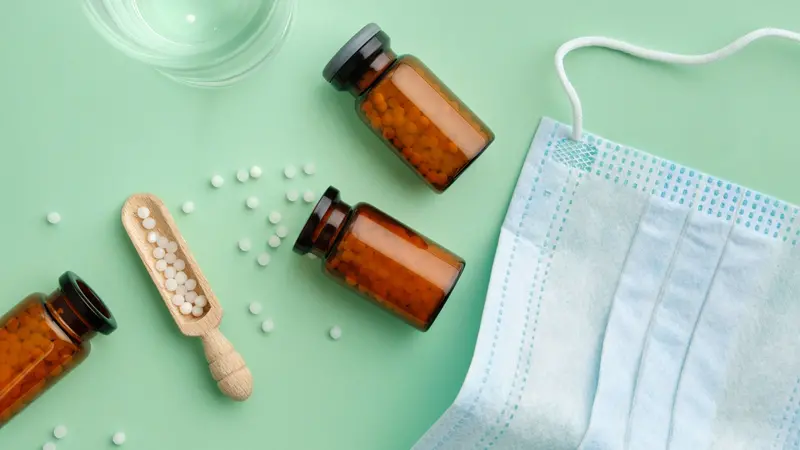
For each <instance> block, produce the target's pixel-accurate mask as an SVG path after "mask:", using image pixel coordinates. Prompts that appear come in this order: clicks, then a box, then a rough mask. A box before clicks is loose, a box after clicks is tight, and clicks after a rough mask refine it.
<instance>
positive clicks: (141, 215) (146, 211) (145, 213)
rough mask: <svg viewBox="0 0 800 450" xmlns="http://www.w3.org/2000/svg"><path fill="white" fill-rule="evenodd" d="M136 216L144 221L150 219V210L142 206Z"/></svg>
mask: <svg viewBox="0 0 800 450" xmlns="http://www.w3.org/2000/svg"><path fill="white" fill-rule="evenodd" d="M136 215H137V216H139V218H140V219H142V220H144V219H147V218H148V217H150V210H149V209H147V208H145V207H144V206H140V207H139V209H137V210H136Z"/></svg>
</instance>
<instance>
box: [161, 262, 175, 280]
mask: <svg viewBox="0 0 800 450" xmlns="http://www.w3.org/2000/svg"><path fill="white" fill-rule="evenodd" d="M164 262H166V261H164ZM177 273H178V271H177V270H175V268H174V267H167V268H166V269H164V276H165V277H167V278H175V275H176V274H177Z"/></svg>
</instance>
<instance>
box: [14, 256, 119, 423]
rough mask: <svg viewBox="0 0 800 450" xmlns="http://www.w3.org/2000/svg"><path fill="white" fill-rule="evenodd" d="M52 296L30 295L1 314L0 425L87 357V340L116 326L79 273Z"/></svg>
mask: <svg viewBox="0 0 800 450" xmlns="http://www.w3.org/2000/svg"><path fill="white" fill-rule="evenodd" d="M58 282H59V285H60V287H59V288H58V289H56V290H55V291H54V292H53V293H52V294H50V295H49V296H48V295H45V294H40V293H36V294H32V295H30V296H28V297H27V298H25V299H23V300H22V301H21V302H19V303H18V304H17V306H15V307H14V308H13V309H11V311H9V312H8V313H7V314H6V315H4V316H3V317H2V318H0V427H2V426H3V425H5V424H6V423H7V422H8V421H9V420H11V418H12V417H14V416H15V415H16V414H17V413H19V412H20V411H21V410H22V409H24V408H25V407H26V406H28V405H29V404H30V403H31V402H32V401H34V400H35V399H36V398H37V397H38V396H39V395H40V394H41V393H42V392H44V391H45V390H46V389H47V388H49V387H50V386H52V385H53V384H55V383H56V382H57V381H59V380H60V379H61V378H62V377H63V376H64V375H66V374H67V373H68V372H69V371H70V370H72V369H73V368H74V367H75V366H77V365H78V364H80V363H81V362H82V361H83V360H84V359H86V357H87V356H88V355H89V351H90V349H91V345H90V344H89V340H90V339H92V338H93V337H94V336H95V335H96V334H97V333H98V332H99V333H102V334H109V333H111V332H113V331H114V330H115V329H116V328H117V322H116V320H114V316H113V315H112V314H111V312H110V311H109V310H108V308H107V307H106V305H105V304H104V303H103V301H102V300H100V298H99V297H98V296H97V294H95V293H94V291H93V290H92V289H91V288H90V287H89V286H88V285H87V284H86V283H85V282H84V281H83V280H81V279H80V278H79V277H78V276H77V275H75V274H74V273H72V272H67V273H65V274H64V275H62V276H61V277H60V278H59V279H58Z"/></svg>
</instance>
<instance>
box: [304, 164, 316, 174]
mask: <svg viewBox="0 0 800 450" xmlns="http://www.w3.org/2000/svg"><path fill="white" fill-rule="evenodd" d="M303 172H304V173H305V174H306V175H314V174H315V173H316V172H317V166H315V165H314V163H311V162H310V163H306V165H305V166H303Z"/></svg>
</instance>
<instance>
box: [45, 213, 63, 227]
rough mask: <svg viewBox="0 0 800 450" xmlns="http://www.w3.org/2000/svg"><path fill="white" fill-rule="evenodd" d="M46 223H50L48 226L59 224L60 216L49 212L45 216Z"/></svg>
mask: <svg viewBox="0 0 800 450" xmlns="http://www.w3.org/2000/svg"><path fill="white" fill-rule="evenodd" d="M47 222H48V223H50V225H55V224H57V223H59V222H61V214H59V213H57V212H51V213H50V214H48V215H47Z"/></svg>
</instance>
